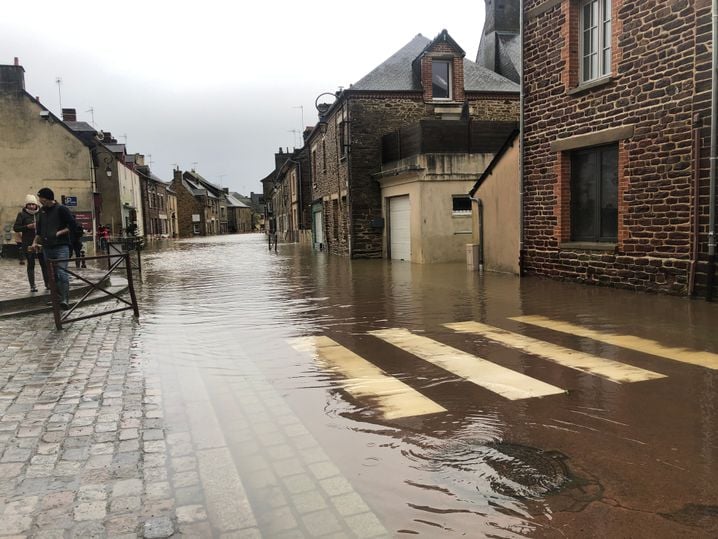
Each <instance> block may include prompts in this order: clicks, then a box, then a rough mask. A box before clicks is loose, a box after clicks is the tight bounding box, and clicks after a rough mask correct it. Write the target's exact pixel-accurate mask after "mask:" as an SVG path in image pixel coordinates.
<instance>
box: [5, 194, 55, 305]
mask: <svg viewBox="0 0 718 539" xmlns="http://www.w3.org/2000/svg"><path fill="white" fill-rule="evenodd" d="M39 210H40V206H39V205H38V203H37V198H35V195H27V196H26V197H25V206H23V208H22V210H21V211H20V213H18V214H17V218H16V219H15V224H14V225H13V227H12V229H13V230H14V231H15V232H17V233H18V234H20V235H21V241H20V253H21V256H23V258H24V259H25V260H27V281H28V283H29V284H30V292H37V287H36V286H35V260H37V261H38V262H39V263H40V269H41V270H42V280H43V281H45V289H47V287H48V281H47V267H46V266H45V258H44V257H43V255H42V253H41V252H36V251H35V249H33V248H32V244H33V241H34V240H35V230H36V228H37V217H38V211H39Z"/></svg>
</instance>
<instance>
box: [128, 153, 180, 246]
mask: <svg viewBox="0 0 718 539" xmlns="http://www.w3.org/2000/svg"><path fill="white" fill-rule="evenodd" d="M134 163H135V167H134V170H135V172H137V174H138V175H139V177H140V189H141V191H142V214H143V218H144V229H145V237H146V238H148V239H157V238H172V237H174V234H176V226H175V221H176V219H177V215H176V213H175V214H174V215H173V213H172V209H171V207H170V202H169V198H170V197H174V195H173V194H171V193H168V189H169V184H168V183H166V182H164V181H162V180H161V179H160V178H158V177H157V176H155V174H154V173H153V172H152V170H151V169H150V167H149V165H146V164H145V162H144V156H143V155H140V154H137V155H136V156H135V159H134ZM175 198H176V197H175ZM175 212H176V210H175Z"/></svg>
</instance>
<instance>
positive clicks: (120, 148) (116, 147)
mask: <svg viewBox="0 0 718 539" xmlns="http://www.w3.org/2000/svg"><path fill="white" fill-rule="evenodd" d="M105 147H106V148H107V149H108V150H110V151H111V152H112V153H125V151H126V150H125V145H124V144H107V143H105Z"/></svg>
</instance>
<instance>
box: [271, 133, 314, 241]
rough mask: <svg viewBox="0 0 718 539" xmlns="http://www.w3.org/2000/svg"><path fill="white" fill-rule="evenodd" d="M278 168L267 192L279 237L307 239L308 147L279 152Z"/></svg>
mask: <svg viewBox="0 0 718 539" xmlns="http://www.w3.org/2000/svg"><path fill="white" fill-rule="evenodd" d="M276 161H277V165H278V168H277V170H276V172H275V175H274V181H273V190H272V192H271V197H272V207H273V208H275V209H276V211H275V213H277V216H276V217H277V226H278V231H279V232H280V233H281V234H280V239H283V240H284V241H290V242H300V243H309V242H311V241H312V235H311V229H312V227H311V220H310V207H311V176H310V173H309V151H308V149H307V147H306V146H304V147H302V148H300V149H295V150H294V151H293V152H291V153H281V152H280V153H279V154H277V157H276Z"/></svg>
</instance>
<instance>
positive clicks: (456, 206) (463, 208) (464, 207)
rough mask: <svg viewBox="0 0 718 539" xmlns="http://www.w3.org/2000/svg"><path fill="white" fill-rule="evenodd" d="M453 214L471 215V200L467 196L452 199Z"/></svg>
mask: <svg viewBox="0 0 718 539" xmlns="http://www.w3.org/2000/svg"><path fill="white" fill-rule="evenodd" d="M451 212H452V213H462V214H465V213H471V198H470V197H468V196H466V195H453V196H452V197H451Z"/></svg>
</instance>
